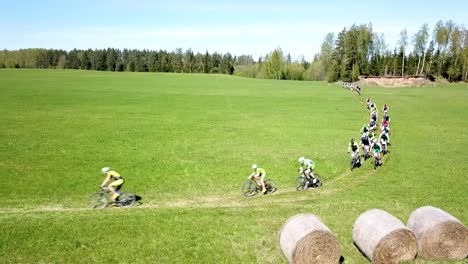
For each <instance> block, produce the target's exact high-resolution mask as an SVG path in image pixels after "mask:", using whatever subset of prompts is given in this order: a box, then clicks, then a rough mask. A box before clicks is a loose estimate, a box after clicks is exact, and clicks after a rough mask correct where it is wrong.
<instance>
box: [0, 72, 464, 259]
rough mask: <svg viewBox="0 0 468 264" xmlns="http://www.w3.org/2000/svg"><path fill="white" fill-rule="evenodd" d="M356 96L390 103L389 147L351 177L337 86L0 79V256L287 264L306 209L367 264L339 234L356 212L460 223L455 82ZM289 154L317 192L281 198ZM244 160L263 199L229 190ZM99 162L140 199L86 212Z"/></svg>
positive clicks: (30, 75) (460, 99) (354, 123)
mask: <svg viewBox="0 0 468 264" xmlns="http://www.w3.org/2000/svg"><path fill="white" fill-rule="evenodd" d="M367 96H368V97H371V98H372V99H373V100H374V101H375V102H376V103H377V104H378V106H379V109H381V106H382V104H383V103H387V104H389V105H390V116H391V119H392V124H391V128H392V132H393V134H392V137H391V142H392V146H391V148H390V151H391V153H390V154H389V155H388V156H386V157H385V158H384V160H383V162H384V166H383V167H381V168H379V169H378V170H377V171H374V170H373V167H372V161H371V160H368V162H366V164H364V166H363V167H361V168H359V169H357V170H355V171H353V172H350V171H349V166H348V163H349V156H348V154H347V153H346V151H347V144H348V141H349V139H350V138H352V137H354V138H358V137H359V133H358V131H359V129H360V128H361V127H362V126H363V125H364V124H365V123H366V121H367V120H368V113H367V111H366V109H365V107H364V106H363V105H362V104H361V102H360V101H359V100H358V99H357V97H355V96H352V95H351V94H350V93H349V92H347V91H345V90H344V89H342V88H341V87H339V86H338V85H335V84H332V85H327V84H326V83H316V82H292V81H270V80H258V79H247V78H238V77H232V76H225V75H188V74H154V73H111V72H92V71H59V70H0V113H1V114H0V140H1V141H0V143H1V144H0V197H1V198H2V199H1V204H0V231H1V235H0V263H150V262H153V263H286V262H287V261H286V258H284V257H283V255H282V253H281V251H280V249H279V242H278V241H279V239H278V231H279V229H280V228H281V226H282V225H283V223H284V222H285V221H286V219H288V218H289V217H290V216H292V215H295V214H298V213H304V212H309V213H313V214H316V215H318V216H319V217H321V219H322V220H323V222H324V223H325V224H326V225H327V226H328V227H329V228H330V229H331V230H332V231H333V232H334V233H335V234H336V235H337V237H338V239H339V240H340V242H341V245H342V255H343V257H344V260H345V263H368V260H367V259H366V258H365V257H363V256H362V255H361V253H360V252H359V251H358V249H357V248H356V247H355V246H354V244H353V242H352V238H351V230H352V225H353V223H354V221H355V220H356V218H357V217H358V216H359V215H360V214H361V213H363V212H364V211H366V210H368V209H372V208H380V209H384V210H386V211H388V212H389V213H391V214H393V215H395V216H396V217H398V218H399V219H400V220H402V221H403V222H405V223H406V221H407V219H408V217H409V215H410V213H411V212H412V211H413V210H414V209H416V208H418V207H420V206H424V205H432V206H436V207H440V208H442V209H444V210H446V211H447V212H449V213H451V214H452V215H454V216H455V217H457V218H458V219H459V220H460V221H462V222H464V223H465V225H466V224H468V178H467V177H468V176H467V171H468V164H467V161H468V160H467V157H468V155H467V153H466V149H467V147H468V133H467V132H466V131H467V130H468V118H467V117H466V115H467V114H468V111H467V110H468V85H466V84H451V85H439V86H436V87H426V88H399V89H385V88H365V90H364V94H363V98H362V99H361V100H363V101H364V100H365V97H367ZM379 118H380V117H379ZM299 156H306V157H311V158H312V159H314V160H315V161H316V163H317V166H316V171H317V172H318V173H319V174H320V175H321V176H322V178H323V179H324V186H323V187H322V188H320V189H316V190H309V191H307V192H297V191H296V190H295V189H294V179H295V177H296V176H297V175H296V174H297V173H296V170H297V167H298V165H299V164H298V163H297V158H298V157H299ZM253 163H257V164H259V165H260V166H261V167H263V168H265V169H266V170H267V178H271V179H273V180H274V181H275V182H276V184H277V186H278V188H279V189H278V191H277V192H276V193H274V194H272V195H266V196H260V195H258V196H255V197H252V198H245V197H243V196H241V194H240V186H241V184H242V183H243V182H245V181H246V178H247V176H248V175H249V174H250V172H251V171H250V166H251V164H253ZM104 166H110V167H111V168H113V169H115V170H117V171H118V172H120V173H121V174H122V175H123V176H124V178H125V179H126V183H125V185H124V189H126V190H129V191H132V192H135V193H136V194H138V195H140V196H141V197H142V200H141V204H139V205H138V206H137V207H136V208H132V209H117V208H114V209H106V210H91V209H88V208H87V207H88V205H87V198H88V196H89V194H91V193H92V192H94V191H96V190H97V188H98V186H99V184H100V183H101V182H102V180H103V175H102V174H100V169H101V168H102V167H104ZM412 263H425V262H424V261H423V260H421V259H417V260H415V261H414V262H412ZM434 263H442V262H434ZM450 263H456V262H450Z"/></svg>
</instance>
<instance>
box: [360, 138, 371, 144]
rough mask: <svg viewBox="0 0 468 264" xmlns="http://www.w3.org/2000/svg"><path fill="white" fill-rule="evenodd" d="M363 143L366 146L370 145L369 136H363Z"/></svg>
mask: <svg viewBox="0 0 468 264" xmlns="http://www.w3.org/2000/svg"><path fill="white" fill-rule="evenodd" d="M361 143H362V144H363V145H365V146H369V144H370V142H369V137H367V136H366V137H362V138H361Z"/></svg>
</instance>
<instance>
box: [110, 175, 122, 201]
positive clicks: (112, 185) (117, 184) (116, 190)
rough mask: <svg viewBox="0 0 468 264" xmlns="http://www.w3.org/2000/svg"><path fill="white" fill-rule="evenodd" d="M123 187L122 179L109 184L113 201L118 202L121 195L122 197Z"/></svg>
mask: <svg viewBox="0 0 468 264" xmlns="http://www.w3.org/2000/svg"><path fill="white" fill-rule="evenodd" d="M122 185H123V180H122V179H120V180H117V181H114V182H111V183H110V184H109V190H110V191H111V192H112V193H113V195H112V201H117V200H118V198H119V195H120V192H119V190H120V188H121V187H122Z"/></svg>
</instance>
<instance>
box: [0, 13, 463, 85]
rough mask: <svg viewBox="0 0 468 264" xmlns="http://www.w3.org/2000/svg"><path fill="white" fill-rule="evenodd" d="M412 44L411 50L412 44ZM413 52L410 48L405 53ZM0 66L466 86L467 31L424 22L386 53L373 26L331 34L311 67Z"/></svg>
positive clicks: (277, 63) (180, 55) (192, 57)
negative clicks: (419, 80) (423, 79)
mask: <svg viewBox="0 0 468 264" xmlns="http://www.w3.org/2000/svg"><path fill="white" fill-rule="evenodd" d="M410 43H411V44H412V45H411V46H410ZM409 47H412V49H409ZM0 68H45V69H81V70H97V71H120V72H122V71H128V72H175V73H207V74H210V73H216V74H230V75H237V76H243V77H251V78H264V79H278V80H316V81H325V80H326V81H328V82H336V81H345V82H354V81H357V80H358V79H359V76H363V75H364V76H408V75H422V76H428V75H430V76H435V77H438V78H445V79H447V80H449V81H468V30H467V29H466V28H464V26H460V25H457V24H455V23H454V22H453V21H452V20H449V21H445V22H443V21H439V22H437V23H436V24H435V26H434V29H433V30H432V34H431V32H430V30H429V26H428V25H427V24H423V25H422V26H421V28H420V30H419V31H418V32H417V33H415V34H414V35H413V36H411V38H410V37H409V36H408V34H407V31H406V29H403V30H402V31H401V33H400V39H399V41H398V47H395V48H393V49H391V48H389V47H388V45H387V44H386V42H385V38H384V35H383V34H378V33H376V32H373V29H372V25H371V24H362V25H352V26H351V27H350V28H349V29H346V28H344V29H343V30H342V31H341V32H339V33H338V34H337V36H336V37H335V34H334V33H328V34H327V35H326V37H325V39H324V41H323V43H322V45H321V49H320V52H319V53H317V54H315V55H314V57H313V59H312V61H311V62H308V61H306V60H305V59H304V58H302V60H299V61H298V60H295V61H293V60H292V59H291V55H290V54H289V53H288V54H285V53H284V52H283V51H282V50H281V48H279V47H278V48H276V49H275V50H273V51H271V52H270V53H268V54H267V55H265V56H263V57H260V58H258V59H256V60H255V59H254V58H253V57H252V56H251V55H240V56H233V55H231V53H229V52H228V53H225V54H222V53H217V52H214V53H209V52H208V51H206V52H205V53H200V52H197V53H194V52H193V51H192V50H191V49H187V50H185V51H184V50H182V49H181V48H176V49H175V50H173V51H166V50H147V49H144V50H138V49H122V50H121V49H115V48H107V49H73V50H70V51H65V50H61V49H39V48H30V49H19V50H2V51H0Z"/></svg>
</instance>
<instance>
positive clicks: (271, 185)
mask: <svg viewBox="0 0 468 264" xmlns="http://www.w3.org/2000/svg"><path fill="white" fill-rule="evenodd" d="M265 185H266V186H265V187H266V190H267V191H266V192H267V193H274V192H275V191H276V190H277V189H276V184H275V182H274V181H272V180H265Z"/></svg>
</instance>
